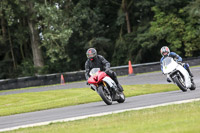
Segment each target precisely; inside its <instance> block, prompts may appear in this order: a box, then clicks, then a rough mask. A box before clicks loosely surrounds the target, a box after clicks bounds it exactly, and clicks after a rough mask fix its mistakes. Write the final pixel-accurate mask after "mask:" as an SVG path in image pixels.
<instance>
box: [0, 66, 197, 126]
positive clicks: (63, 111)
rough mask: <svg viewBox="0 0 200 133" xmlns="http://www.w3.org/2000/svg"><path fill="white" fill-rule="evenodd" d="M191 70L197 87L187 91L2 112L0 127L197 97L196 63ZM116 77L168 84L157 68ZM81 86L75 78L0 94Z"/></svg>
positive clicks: (123, 81)
mask: <svg viewBox="0 0 200 133" xmlns="http://www.w3.org/2000/svg"><path fill="white" fill-rule="evenodd" d="M192 72H193V74H194V81H195V83H196V85H197V89H196V90H194V91H190V90H188V91H187V92H182V91H181V90H178V91H171V92H163V93H155V94H147V95H141V96H134V97H129V98H126V101H125V103H122V104H119V103H117V102H113V104H112V105H110V106H108V105H106V104H105V103H104V102H103V101H101V102H94V103H88V104H81V105H75V106H69V107H63V108H56V109H49V110H43V111H36V112H30V113H23V114H16V115H11V116H3V117H0V129H6V128H12V127H17V126H22V125H28V124H34V123H39V122H46V121H53V120H59V119H65V118H73V117H78V116H84V115H91V114H97V113H104V112H111V111H117V110H123V109H131V108H138V107H145V106H151V105H157V104H163V103H168V102H174V101H181V100H189V99H195V98H200V67H196V68H192ZM119 81H120V83H121V84H122V85H133V84H166V85H167V84H169V83H168V82H166V77H165V76H164V75H162V74H161V72H155V73H147V74H141V75H136V76H125V77H120V78H119ZM83 87H88V86H86V85H85V82H77V83H70V84H66V85H57V86H50V87H42V88H32V89H28V90H15V91H9V92H1V93H0V94H1V95H8V94H16V93H24V92H39V91H47V90H56V89H69V88H83ZM88 91H91V90H88ZM94 93H95V92H94Z"/></svg>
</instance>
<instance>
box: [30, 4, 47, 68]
mask: <svg viewBox="0 0 200 133" xmlns="http://www.w3.org/2000/svg"><path fill="white" fill-rule="evenodd" d="M28 5H29V18H28V26H29V29H30V36H31V48H32V52H33V62H34V66H35V67H39V68H41V67H43V66H44V60H43V56H42V50H41V48H40V46H39V45H40V40H39V32H38V30H37V28H36V24H35V22H34V20H33V19H32V14H34V10H33V3H32V2H31V1H29V2H28Z"/></svg>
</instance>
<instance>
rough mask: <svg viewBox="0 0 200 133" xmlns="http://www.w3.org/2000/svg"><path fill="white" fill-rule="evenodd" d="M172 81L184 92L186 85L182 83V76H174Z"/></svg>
mask: <svg viewBox="0 0 200 133" xmlns="http://www.w3.org/2000/svg"><path fill="white" fill-rule="evenodd" d="M174 82H175V83H176V84H177V86H178V87H179V88H180V89H181V90H182V91H183V92H185V91H187V88H186V86H185V84H184V80H183V78H182V77H177V76H176V77H175V78H174Z"/></svg>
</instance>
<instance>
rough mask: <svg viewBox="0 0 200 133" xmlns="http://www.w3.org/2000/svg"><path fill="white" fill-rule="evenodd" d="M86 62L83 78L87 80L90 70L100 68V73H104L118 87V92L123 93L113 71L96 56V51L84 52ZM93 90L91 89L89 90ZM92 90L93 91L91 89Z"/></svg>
mask: <svg viewBox="0 0 200 133" xmlns="http://www.w3.org/2000/svg"><path fill="white" fill-rule="evenodd" d="M86 56H87V58H88V59H87V61H86V62H85V78H86V80H88V78H89V77H90V75H89V73H90V70H91V69H92V68H100V71H104V72H105V73H106V74H107V75H108V76H110V77H111V78H112V79H113V80H114V81H115V83H116V84H117V86H118V90H116V91H119V92H121V91H123V88H122V87H121V85H119V82H118V79H117V75H116V73H115V72H114V71H112V70H110V63H109V62H108V61H107V60H106V59H105V58H104V57H103V56H101V55H97V51H96V49H94V48H89V49H88V50H87V52H86ZM87 85H88V82H87ZM91 89H93V88H91ZM93 90H94V89H93Z"/></svg>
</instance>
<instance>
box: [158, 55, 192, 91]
mask: <svg viewBox="0 0 200 133" xmlns="http://www.w3.org/2000/svg"><path fill="white" fill-rule="evenodd" d="M162 64H163V73H164V74H165V75H167V78H168V79H170V80H171V81H173V82H174V83H175V84H176V85H177V86H178V87H179V88H180V89H181V90H182V91H187V89H190V90H195V89H196V85H195V83H194V82H192V80H191V76H190V75H189V73H188V71H187V70H186V69H185V68H184V67H183V64H182V63H178V62H176V61H174V59H173V58H171V57H166V58H164V60H163V61H162Z"/></svg>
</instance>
